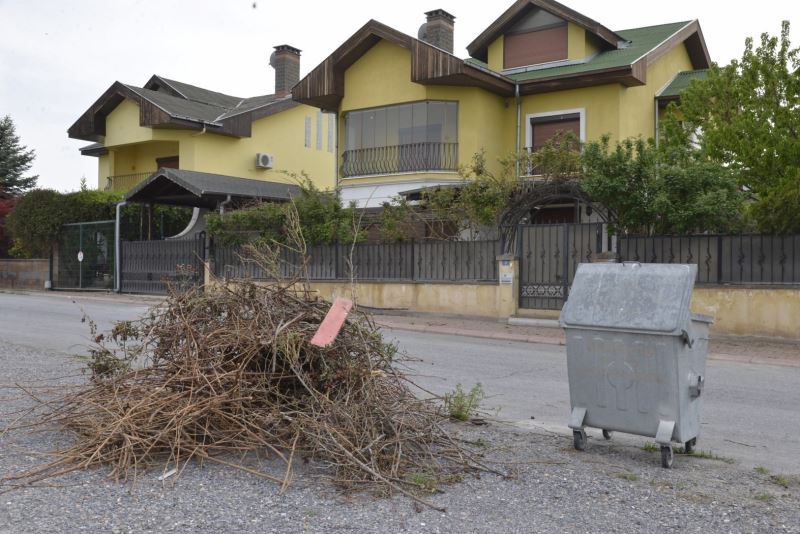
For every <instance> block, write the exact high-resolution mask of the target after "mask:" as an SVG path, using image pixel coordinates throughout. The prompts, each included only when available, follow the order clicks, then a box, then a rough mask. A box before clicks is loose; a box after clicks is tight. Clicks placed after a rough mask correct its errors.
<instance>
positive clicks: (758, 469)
mask: <svg viewBox="0 0 800 534" xmlns="http://www.w3.org/2000/svg"><path fill="white" fill-rule="evenodd" d="M753 470H754V471H755V472H756V473H758V474H759V475H768V474H769V469H767V468H766V467H764V466H763V465H757V466H756V467H754V468H753Z"/></svg>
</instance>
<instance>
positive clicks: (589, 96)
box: [510, 84, 653, 145]
mask: <svg viewBox="0 0 800 534" xmlns="http://www.w3.org/2000/svg"><path fill="white" fill-rule="evenodd" d="M621 92H622V86H621V85H619V84H608V85H601V86H597V87H585V88H582V89H570V90H567V91H557V92H552V93H543V94H537V95H528V96H524V97H523V98H522V121H521V124H520V136H521V137H520V138H521V140H522V144H523V145H524V144H525V136H526V133H527V125H528V122H529V121H527V120H526V116H527V115H529V114H537V113H553V112H558V111H563V110H574V109H583V110H585V115H584V117H585V121H586V124H585V131H586V140H587V141H592V140H597V139H599V138H600V137H601V136H602V135H604V134H606V133H608V134H610V135H611V137H612V139H619V136H620V116H621V115H622V114H623V113H624V114H630V113H631V111H630V110H627V109H626V110H623V109H622V108H621V107H620V93H621ZM649 112H650V114H651V115H652V113H653V111H652V109H649ZM510 124H514V123H510ZM511 129H512V130H513V127H512V128H511Z"/></svg>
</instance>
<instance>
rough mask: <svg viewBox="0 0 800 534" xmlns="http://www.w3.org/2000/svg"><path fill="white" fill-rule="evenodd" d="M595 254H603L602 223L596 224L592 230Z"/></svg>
mask: <svg viewBox="0 0 800 534" xmlns="http://www.w3.org/2000/svg"><path fill="white" fill-rule="evenodd" d="M594 233H595V236H594V239H595V252H597V253H598V254H602V253H603V223H597V224H596V226H595V229H594Z"/></svg>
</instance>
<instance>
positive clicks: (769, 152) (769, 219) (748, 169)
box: [664, 21, 800, 232]
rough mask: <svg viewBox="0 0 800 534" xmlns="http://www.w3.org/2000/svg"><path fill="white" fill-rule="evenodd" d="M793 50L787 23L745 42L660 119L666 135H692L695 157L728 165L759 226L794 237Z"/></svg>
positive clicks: (797, 136)
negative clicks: (740, 52) (735, 56)
mask: <svg viewBox="0 0 800 534" xmlns="http://www.w3.org/2000/svg"><path fill="white" fill-rule="evenodd" d="M799 69H800V49H798V48H794V49H793V48H791V43H790V42H789V22H788V21H784V22H783V24H782V27H781V33H780V36H779V37H773V36H770V35H769V34H767V33H764V34H762V35H761V41H760V44H759V46H758V47H757V48H754V46H753V40H752V39H750V38H748V39H747V40H746V41H745V50H744V54H743V55H742V59H741V60H734V61H732V62H731V63H730V64H729V65H727V66H725V67H718V66H712V68H711V69H710V70H709V73H708V78H707V79H706V80H704V81H695V82H693V83H692V84H691V85H690V86H689V87H688V88H687V89H686V90H685V91H684V92H683V94H682V95H681V101H680V104H679V105H678V106H672V107H671V112H670V113H668V116H667V117H666V119H665V122H664V124H665V128H666V132H667V134H668V135H670V134H675V133H676V132H677V133H679V134H680V135H683V136H684V137H685V138H686V137H691V136H696V142H697V144H698V146H699V150H700V152H701V154H702V155H703V156H705V157H707V158H708V159H710V160H711V161H714V162H717V163H719V164H722V165H724V166H726V167H727V168H729V169H730V170H731V171H732V172H734V174H735V176H736V177H737V180H738V183H739V185H740V186H741V187H742V188H743V189H745V190H746V191H750V192H751V193H752V194H753V198H754V200H755V202H754V203H753V204H752V205H751V210H750V213H751V214H752V216H753V217H754V219H755V221H756V223H757V224H758V226H759V228H760V229H762V230H763V231H770V232H800V217H797V215H796V214H797V213H798V212H800V195H798V194H797V190H798V188H800V185H799V184H798V180H800V75H798V73H799V72H800V70H799Z"/></svg>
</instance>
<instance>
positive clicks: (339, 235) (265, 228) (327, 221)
mask: <svg viewBox="0 0 800 534" xmlns="http://www.w3.org/2000/svg"><path fill="white" fill-rule="evenodd" d="M295 178H297V179H298V182H299V183H300V194H299V195H298V196H297V197H295V198H293V199H292V202H293V204H294V206H295V208H296V210H297V215H298V218H299V222H300V227H301V229H302V231H303V237H304V239H305V241H306V242H307V243H309V244H319V243H336V242H351V241H352V240H353V239H354V238H355V239H361V237H363V236H362V235H361V229H360V228H355V226H358V216H357V215H356V212H355V207H354V206H348V207H343V206H342V202H341V197H340V195H339V193H338V191H337V192H334V193H328V192H325V191H320V190H319V189H317V188H316V187H315V186H314V184H313V183H312V182H311V180H310V179H309V178H308V177H307V176H302V177H295ZM289 206H290V205H289V204H286V203H275V202H262V203H259V204H255V205H252V206H247V207H244V208H242V209H238V210H233V211H229V212H227V213H224V214H222V215H221V214H219V213H209V214H208V215H206V227H207V229H208V232H209V235H211V236H212V237H213V238H214V239H215V240H217V242H219V243H222V244H225V245H241V244H244V243H248V242H261V243H267V244H268V243H272V242H278V243H284V242H285V241H286V238H287V232H286V222H287V209H288V208H289Z"/></svg>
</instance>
